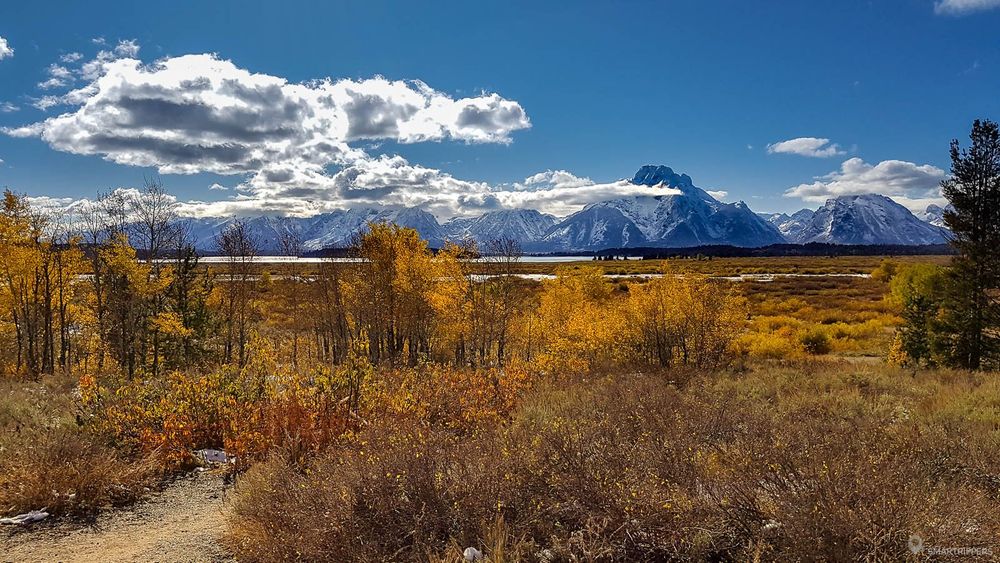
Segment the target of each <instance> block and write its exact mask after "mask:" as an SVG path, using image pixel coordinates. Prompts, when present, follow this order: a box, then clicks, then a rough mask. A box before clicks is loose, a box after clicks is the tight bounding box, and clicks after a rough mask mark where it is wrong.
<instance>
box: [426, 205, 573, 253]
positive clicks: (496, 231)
mask: <svg viewBox="0 0 1000 563" xmlns="http://www.w3.org/2000/svg"><path fill="white" fill-rule="evenodd" d="M556 221H557V219H556V218H555V217H554V216H552V215H548V214H545V213H540V212H538V211H537V210H535V209H504V210H501V211H490V212H488V213H484V214H483V215H480V216H479V217H461V218H455V219H452V220H451V221H448V222H447V223H445V224H444V225H443V226H442V231H443V232H444V235H445V237H446V238H448V239H450V240H456V241H457V240H462V239H473V240H475V241H476V242H478V243H479V244H485V243H486V242H487V241H490V240H495V239H500V238H504V239H511V240H516V241H517V242H518V243H520V244H521V246H522V247H523V246H525V245H528V244H531V243H534V242H535V241H537V240H539V239H541V238H542V236H543V235H544V234H545V233H546V232H547V231H548V230H549V229H550V228H552V226H553V225H555V224H556Z"/></svg>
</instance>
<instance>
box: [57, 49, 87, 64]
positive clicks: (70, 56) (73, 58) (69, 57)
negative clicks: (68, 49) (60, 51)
mask: <svg viewBox="0 0 1000 563" xmlns="http://www.w3.org/2000/svg"><path fill="white" fill-rule="evenodd" d="M82 58H83V53H77V52H73V53H66V54H64V55H62V56H60V57H59V60H60V61H61V62H64V63H67V64H72V63H75V62H77V61H79V60H80V59H82Z"/></svg>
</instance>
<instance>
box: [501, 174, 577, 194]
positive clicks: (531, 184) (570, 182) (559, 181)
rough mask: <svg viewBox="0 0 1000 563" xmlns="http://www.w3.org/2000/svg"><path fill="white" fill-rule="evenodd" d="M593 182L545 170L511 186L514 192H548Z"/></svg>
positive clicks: (572, 175)
mask: <svg viewBox="0 0 1000 563" xmlns="http://www.w3.org/2000/svg"><path fill="white" fill-rule="evenodd" d="M593 184H594V181H593V180H591V179H590V178H581V177H579V176H576V175H575V174H573V173H571V172H567V171H565V170H546V171H545V172H539V173H537V174H532V175H531V176H528V177H527V178H525V179H524V182H523V183H515V184H512V185H511V187H512V188H514V189H516V190H532V191H537V190H548V189H552V188H580V187H583V186H591V185H593Z"/></svg>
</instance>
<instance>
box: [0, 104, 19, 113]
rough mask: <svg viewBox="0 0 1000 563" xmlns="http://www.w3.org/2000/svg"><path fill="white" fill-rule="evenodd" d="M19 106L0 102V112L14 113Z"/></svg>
mask: <svg viewBox="0 0 1000 563" xmlns="http://www.w3.org/2000/svg"><path fill="white" fill-rule="evenodd" d="M19 109H21V108H19V107H17V106H15V105H14V104H12V103H10V102H0V112H2V113H14V112H15V111H17V110H19Z"/></svg>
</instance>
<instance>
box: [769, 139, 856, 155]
mask: <svg viewBox="0 0 1000 563" xmlns="http://www.w3.org/2000/svg"><path fill="white" fill-rule="evenodd" d="M767 152H768V154H797V155H799V156H809V157H813V158H826V157H830V156H836V155H839V154H844V151H843V150H842V149H841V148H840V145H838V144H836V143H831V142H830V139H821V138H818V137H798V138H796V139H789V140H787V141H779V142H777V143H771V144H769V145H767Z"/></svg>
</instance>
